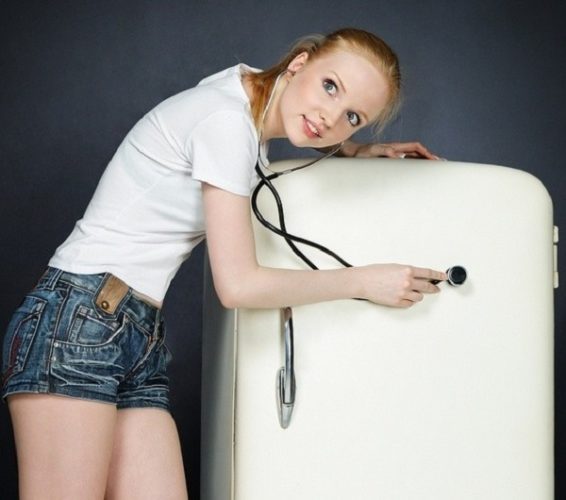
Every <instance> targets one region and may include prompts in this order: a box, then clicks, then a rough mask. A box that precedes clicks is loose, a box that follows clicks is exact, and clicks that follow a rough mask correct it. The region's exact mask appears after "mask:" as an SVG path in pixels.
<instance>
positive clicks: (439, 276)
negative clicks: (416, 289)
mask: <svg viewBox="0 0 566 500" xmlns="http://www.w3.org/2000/svg"><path fill="white" fill-rule="evenodd" d="M413 277H414V278H417V279H422V280H428V281H430V280H439V281H446V280H447V279H448V275H447V274H446V273H443V272H441V271H435V270H433V269H427V268H424V267H413Z"/></svg>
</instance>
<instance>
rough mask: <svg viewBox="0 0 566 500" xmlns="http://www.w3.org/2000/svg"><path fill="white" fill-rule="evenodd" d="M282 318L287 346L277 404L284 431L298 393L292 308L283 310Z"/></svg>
mask: <svg viewBox="0 0 566 500" xmlns="http://www.w3.org/2000/svg"><path fill="white" fill-rule="evenodd" d="M281 317H282V322H283V341H284V345H285V365H284V366H282V367H281V368H280V369H279V371H278V372H277V402H278V406H279V424H280V425H281V427H282V428H283V429H286V428H287V427H289V424H290V423H291V416H292V414H293V407H294V405H295V391H296V384H295V369H294V362H295V359H294V358H295V348H294V339H293V311H292V309H291V308H290V307H285V308H284V309H281Z"/></svg>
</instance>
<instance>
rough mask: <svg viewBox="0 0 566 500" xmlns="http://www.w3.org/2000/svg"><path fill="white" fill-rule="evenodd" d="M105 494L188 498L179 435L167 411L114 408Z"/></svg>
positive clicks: (140, 499)
mask: <svg viewBox="0 0 566 500" xmlns="http://www.w3.org/2000/svg"><path fill="white" fill-rule="evenodd" d="M106 498H107V499H108V500H145V499H147V500H155V499H156V498H159V499H160V500H186V499H187V498H188V494H187V485H186V481H185V472H184V468H183V460H182V457H181V446H180V443H179V435H178V433H177V427H176V426H175V422H174V420H173V418H172V417H171V414H170V413H169V412H168V411H166V410H162V409H158V408H128V409H123V410H119V411H118V419H117V423H116V432H115V439H114V450H113V454H112V461H111V465H110V474H109V477H108V486H107V491H106Z"/></svg>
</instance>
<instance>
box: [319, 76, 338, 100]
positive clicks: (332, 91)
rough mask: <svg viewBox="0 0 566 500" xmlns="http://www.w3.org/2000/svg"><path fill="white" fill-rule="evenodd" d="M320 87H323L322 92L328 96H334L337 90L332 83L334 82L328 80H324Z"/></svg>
mask: <svg viewBox="0 0 566 500" xmlns="http://www.w3.org/2000/svg"><path fill="white" fill-rule="evenodd" d="M322 86H323V87H324V90H326V93H327V94H329V95H332V96H333V95H336V92H337V90H338V86H337V85H336V84H335V83H334V80H330V79H329V78H326V79H324V81H323V82H322Z"/></svg>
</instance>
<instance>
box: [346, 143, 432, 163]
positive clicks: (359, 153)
mask: <svg viewBox="0 0 566 500" xmlns="http://www.w3.org/2000/svg"><path fill="white" fill-rule="evenodd" d="M340 153H341V154H342V155H343V156H355V157H357V158H373V157H376V156H385V157H387V158H424V159H427V160H440V158H439V157H438V156H436V155H434V154H432V153H431V152H430V151H429V150H428V149H427V148H425V147H424V146H423V145H422V144H421V143H420V142H391V143H388V144H358V143H355V142H353V141H346V142H344V145H343V146H342V148H341V149H340Z"/></svg>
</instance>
